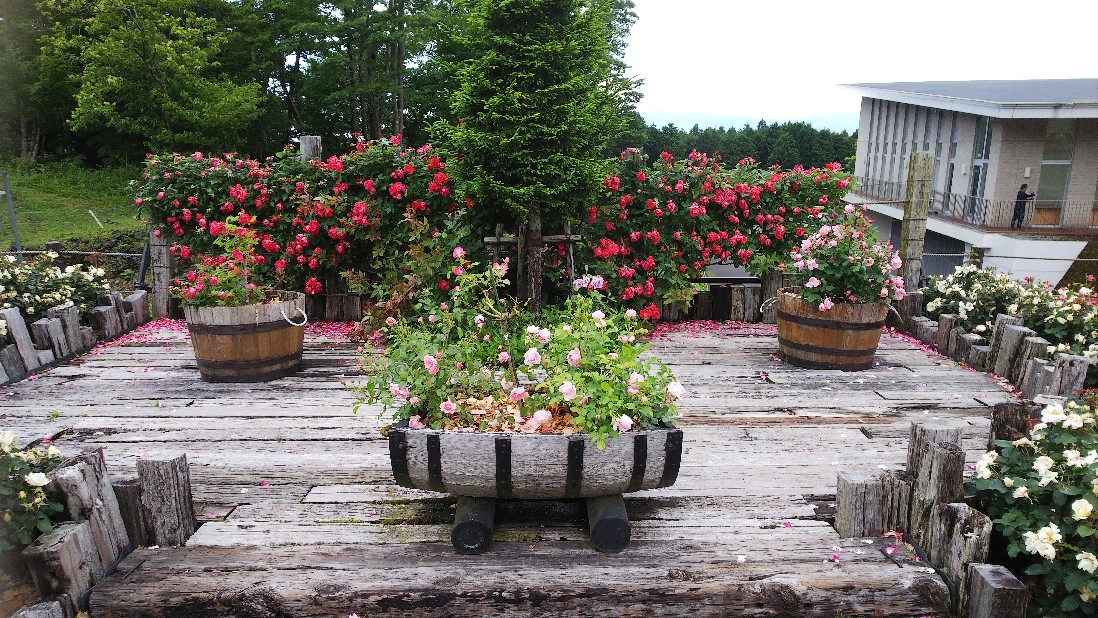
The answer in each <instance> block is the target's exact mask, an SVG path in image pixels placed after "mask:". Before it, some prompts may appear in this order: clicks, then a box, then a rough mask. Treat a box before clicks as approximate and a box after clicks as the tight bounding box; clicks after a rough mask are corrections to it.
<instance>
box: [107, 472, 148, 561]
mask: <svg viewBox="0 0 1098 618" xmlns="http://www.w3.org/2000/svg"><path fill="white" fill-rule="evenodd" d="M113 486H114V497H115V498H116V499H117V500H118V512H119V513H121V515H122V523H123V524H125V525H126V534H127V535H128V536H129V537H130V541H131V542H132V543H133V544H134V546H136V547H148V546H149V545H151V543H149V534H148V531H147V527H148V525H147V524H146V523H145V510H144V509H143V508H142V507H141V481H140V480H138V478H137V477H136V476H133V477H128V478H124V479H119V480H117V481H115V482H114V484H113Z"/></svg>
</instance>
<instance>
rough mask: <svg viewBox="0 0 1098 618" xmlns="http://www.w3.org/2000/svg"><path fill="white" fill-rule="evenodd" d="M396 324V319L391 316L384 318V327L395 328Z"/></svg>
mask: <svg viewBox="0 0 1098 618" xmlns="http://www.w3.org/2000/svg"><path fill="white" fill-rule="evenodd" d="M396 323H397V321H396V318H394V317H393V316H389V317H387V318H385V325H386V326H396Z"/></svg>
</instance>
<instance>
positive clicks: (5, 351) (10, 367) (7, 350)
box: [0, 343, 27, 381]
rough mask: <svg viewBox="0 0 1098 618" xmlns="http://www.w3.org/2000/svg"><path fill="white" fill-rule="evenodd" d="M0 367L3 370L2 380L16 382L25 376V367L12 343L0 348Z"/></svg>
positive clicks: (17, 349)
mask: <svg viewBox="0 0 1098 618" xmlns="http://www.w3.org/2000/svg"><path fill="white" fill-rule="evenodd" d="M0 367H3V368H4V376H5V378H4V380H5V381H7V380H17V379H19V378H21V377H23V376H25V375H27V366H26V365H24V364H23V357H22V355H20V354H19V348H18V347H17V346H16V345H15V344H14V343H9V344H8V345H5V346H3V347H0Z"/></svg>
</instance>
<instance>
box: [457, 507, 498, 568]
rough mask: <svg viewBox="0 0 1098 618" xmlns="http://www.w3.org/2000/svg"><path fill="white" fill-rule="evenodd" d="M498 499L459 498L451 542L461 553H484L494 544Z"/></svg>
mask: <svg viewBox="0 0 1098 618" xmlns="http://www.w3.org/2000/svg"><path fill="white" fill-rule="evenodd" d="M495 517H496V499H495V498H471V497H469V496H461V497H460V498H458V505H457V512H456V513H455V514H454V527H453V528H452V529H451V530H450V542H451V543H452V544H453V546H454V549H455V550H456V551H457V553H459V554H483V553H484V552H486V551H488V548H489V547H491V546H492V530H494V529H495Z"/></svg>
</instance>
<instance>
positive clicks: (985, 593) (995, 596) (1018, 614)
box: [966, 564, 1029, 618]
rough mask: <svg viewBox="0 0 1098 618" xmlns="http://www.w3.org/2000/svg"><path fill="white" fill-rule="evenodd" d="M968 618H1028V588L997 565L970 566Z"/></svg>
mask: <svg viewBox="0 0 1098 618" xmlns="http://www.w3.org/2000/svg"><path fill="white" fill-rule="evenodd" d="M967 580H968V607H967V608H966V609H967V611H968V618H1025V615H1026V604H1027V601H1028V598H1029V593H1028V590H1027V589H1026V586H1025V584H1023V583H1022V582H1020V581H1018V578H1017V577H1014V575H1013V574H1012V573H1011V572H1010V571H1008V570H1007V569H1006V567H1001V566H997V565H993V564H970V565H968V577H967Z"/></svg>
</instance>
